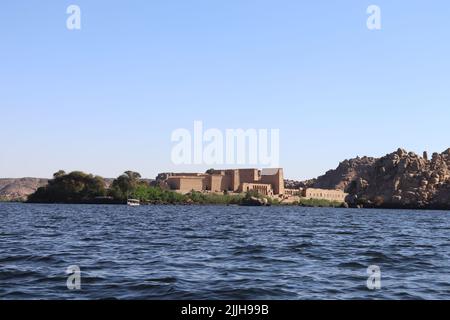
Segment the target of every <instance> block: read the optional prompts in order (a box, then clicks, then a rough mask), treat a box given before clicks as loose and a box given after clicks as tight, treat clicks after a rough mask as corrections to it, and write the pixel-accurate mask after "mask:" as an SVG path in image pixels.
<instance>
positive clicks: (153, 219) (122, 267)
mask: <svg viewBox="0 0 450 320" xmlns="http://www.w3.org/2000/svg"><path fill="white" fill-rule="evenodd" d="M373 265H374V266H378V267H379V268H380V271H381V274H380V277H379V279H380V280H381V288H380V289H379V290H373V291H372V290H369V289H368V288H367V279H368V277H369V276H368V274H367V268H368V267H369V266H373ZM69 266H78V267H79V268H80V270H81V277H80V281H81V289H80V290H69V289H68V287H67V285H66V281H67V277H68V275H66V270H67V268H68V267H69ZM0 299H450V212H445V211H401V210H400V211H396V210H356V209H325V208H301V207H225V206H223V207H222V206H141V207H137V208H131V207H127V206H101V205H99V206H90V205H34V204H33V205H32V204H8V203H1V204H0Z"/></svg>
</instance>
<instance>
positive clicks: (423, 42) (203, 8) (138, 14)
mask: <svg viewBox="0 0 450 320" xmlns="http://www.w3.org/2000/svg"><path fill="white" fill-rule="evenodd" d="M70 4H77V5H79V6H80V8H81V11H82V20H81V21H82V29H81V30H79V31H69V30H67V28H66V19H67V17H68V15H67V14H66V8H67V7H68V6H69V5H70ZM371 4H376V5H379V6H380V8H381V10H382V30H380V31H370V30H368V29H367V28H366V20H367V17H368V15H367V14H366V9H367V7H368V6H369V5H371ZM449 12H450V2H448V1H444V0H442V1H437V0H436V1H413V0H409V1H384V0H383V1H380V0H372V1H363V0H344V1H325V0H318V1H308V2H307V1H298V0H281V1H273V0H272V1H267V0H227V1H210V0H202V1H200V0H192V1H182V0H176V1H175V0H168V1H137V0H134V1H126V2H124V1H100V0H96V1H84V0H73V1H60V0H58V1H56V0H55V1H50V0H47V1H39V3H38V2H37V1H33V2H32V1H24V0H18V1H8V2H7V3H2V8H1V10H0V115H1V119H0V123H1V125H0V134H1V137H2V143H1V148H0V177H23V176H37V177H50V176H51V175H52V174H53V172H55V171H57V170H59V169H65V170H66V171H71V170H76V169H79V170H83V171H87V172H93V173H96V174H100V175H103V176H106V177H115V176H117V175H119V174H120V173H121V172H123V171H125V170H127V169H133V170H137V171H139V172H141V173H142V175H143V176H145V177H154V176H155V175H156V174H157V173H158V172H162V171H179V170H190V171H198V170H200V171H203V170H204V169H206V167H207V166H192V167H181V168H179V167H177V166H175V165H173V164H171V159H170V154H171V149H172V147H173V143H172V142H171V141H170V136H171V133H172V131H173V130H175V129H177V128H188V129H192V127H193V122H194V121H195V120H201V121H203V123H204V125H205V127H206V128H219V129H227V128H243V129H247V128H257V129H260V128H267V129H270V128H276V129H280V136H281V137H280V139H281V140H280V142H281V153H280V158H281V166H283V167H284V168H285V175H286V176H287V177H290V178H296V179H304V178H312V177H315V176H317V175H320V174H322V173H324V172H325V171H326V170H328V169H330V168H335V167H336V166H337V165H338V163H339V161H341V160H344V159H346V158H351V157H355V156H357V155H360V156H362V155H370V156H382V155H384V154H386V153H388V152H391V151H393V150H395V149H396V148H398V147H400V146H401V147H404V148H406V149H409V150H412V151H415V152H418V153H419V152H420V153H421V152H422V151H424V150H428V151H429V152H434V151H439V152H441V151H443V150H445V149H447V148H448V147H450V139H449V138H450V129H449V120H450V90H449V87H450V79H449V78H450V59H449V57H450V41H449V38H450V22H448V13H449Z"/></svg>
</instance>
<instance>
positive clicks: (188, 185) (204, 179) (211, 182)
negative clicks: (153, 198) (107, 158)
mask: <svg viewBox="0 0 450 320" xmlns="http://www.w3.org/2000/svg"><path fill="white" fill-rule="evenodd" d="M159 176H160V177H162V180H164V182H165V183H166V184H167V186H168V187H169V188H170V189H171V190H174V191H177V192H180V193H184V194H185V193H189V192H191V191H198V192H205V193H225V192H227V193H245V192H248V191H257V192H258V193H259V194H262V195H265V196H268V197H272V198H280V199H282V200H284V201H286V202H289V200H292V201H295V200H297V199H298V198H299V197H304V198H309V199H325V200H330V201H337V202H344V201H345V198H346V196H347V194H346V193H344V192H343V191H341V190H325V189H311V188H304V189H288V188H285V184H284V175H283V169H281V168H276V169H272V168H271V169H263V170H259V169H228V170H208V172H207V173H164V174H160V175H159Z"/></svg>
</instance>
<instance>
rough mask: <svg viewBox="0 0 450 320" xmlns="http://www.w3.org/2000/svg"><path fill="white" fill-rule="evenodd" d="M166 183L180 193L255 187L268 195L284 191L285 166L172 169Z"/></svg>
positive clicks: (238, 190)
mask: <svg viewBox="0 0 450 320" xmlns="http://www.w3.org/2000/svg"><path fill="white" fill-rule="evenodd" d="M166 183H167V184H168V186H169V187H170V188H171V189H172V190H176V191H178V192H181V193H188V192H190V191H192V190H194V191H209V192H216V193H219V192H225V191H226V192H232V193H242V192H247V191H250V190H256V191H258V192H259V193H261V194H263V195H266V196H274V195H283V194H284V176H283V169H265V170H258V169H231V170H211V171H209V172H208V173H171V174H167V178H166Z"/></svg>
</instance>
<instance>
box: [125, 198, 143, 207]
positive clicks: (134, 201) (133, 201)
mask: <svg viewBox="0 0 450 320" xmlns="http://www.w3.org/2000/svg"><path fill="white" fill-rule="evenodd" d="M127 205H128V206H130V207H138V206H140V205H141V202H140V201H139V200H137V199H128V200H127Z"/></svg>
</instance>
